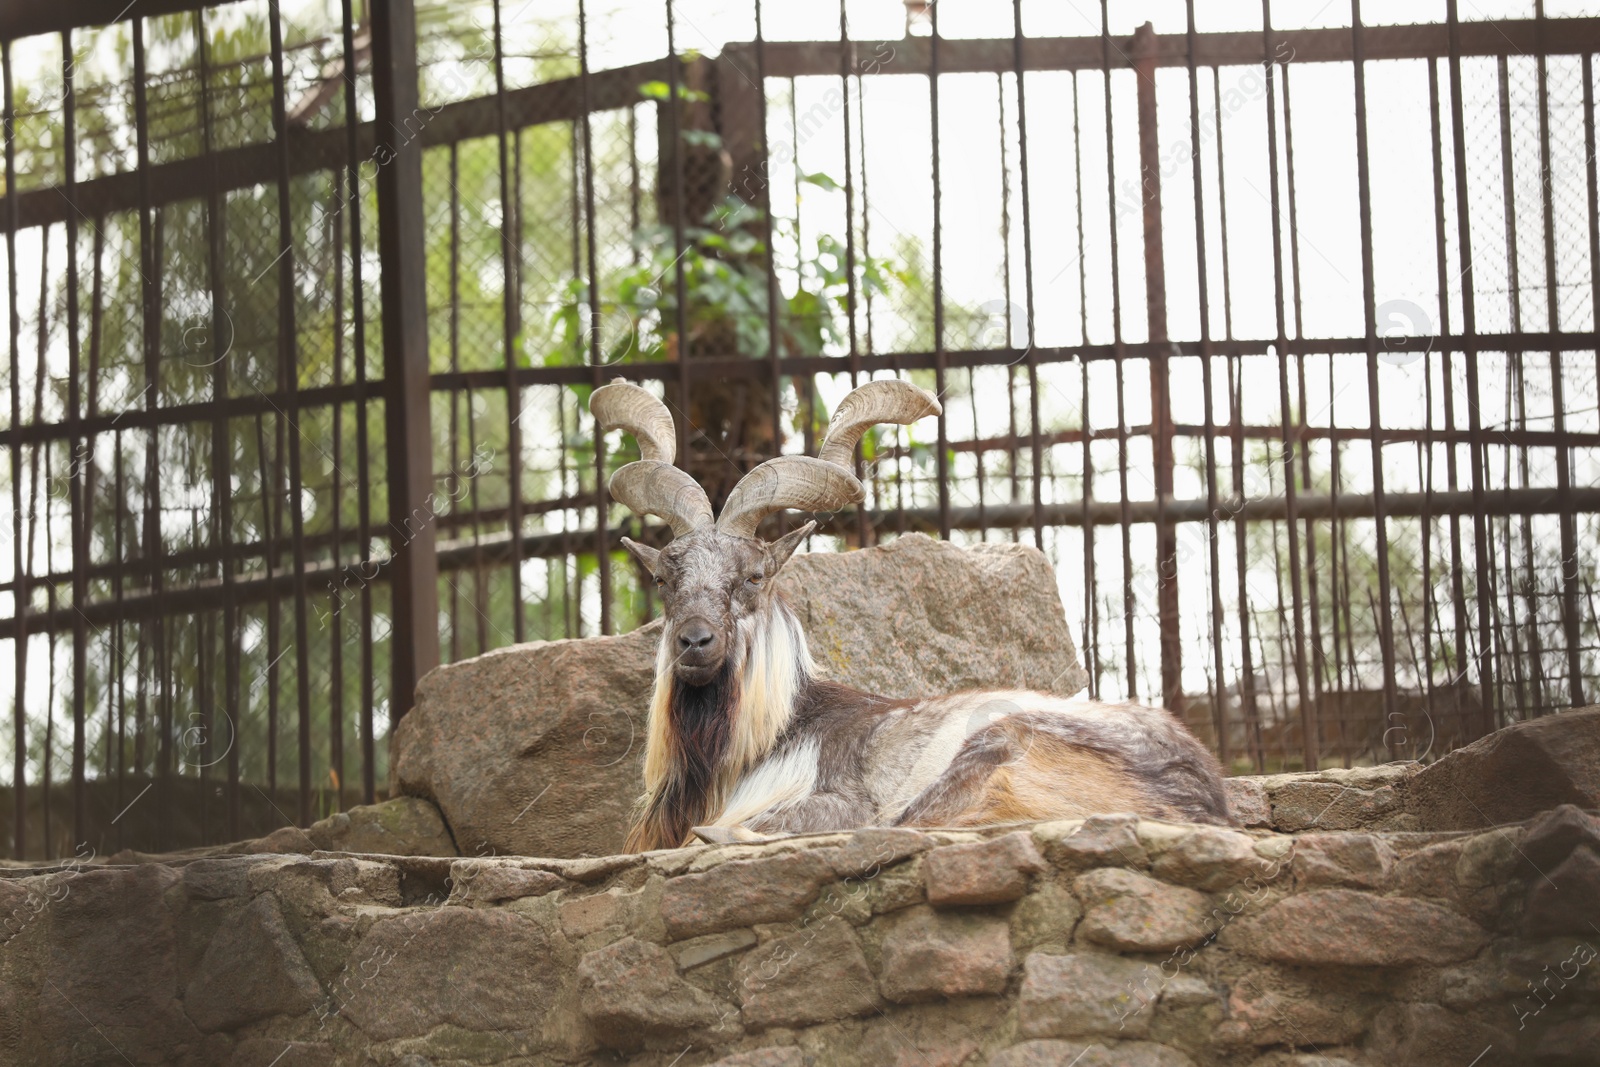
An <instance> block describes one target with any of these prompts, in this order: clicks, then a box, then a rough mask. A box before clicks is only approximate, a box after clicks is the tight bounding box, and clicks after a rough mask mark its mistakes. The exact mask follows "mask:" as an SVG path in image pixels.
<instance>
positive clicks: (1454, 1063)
mask: <svg viewBox="0 0 1600 1067" xmlns="http://www.w3.org/2000/svg"><path fill="white" fill-rule="evenodd" d="M1516 1047H1517V1043H1516V1039H1515V1038H1514V1037H1512V1036H1511V1035H1510V1034H1509V1033H1507V1032H1506V1031H1504V1030H1501V1029H1498V1028H1497V1027H1493V1026H1489V1025H1486V1024H1485V1023H1484V1022H1482V1021H1481V1020H1480V1019H1478V1018H1476V1017H1474V1016H1471V1015H1458V1014H1456V1013H1455V1012H1453V1011H1451V1010H1449V1009H1448V1008H1441V1007H1439V1005H1437V1004H1393V1005H1390V1006H1389V1007H1387V1008H1385V1009H1384V1010H1383V1011H1381V1012H1379V1013H1378V1017H1377V1018H1376V1019H1375V1020H1374V1021H1373V1025H1372V1036H1371V1038H1370V1039H1369V1041H1368V1049H1369V1050H1370V1051H1371V1053H1372V1055H1373V1057H1374V1058H1375V1059H1377V1060H1378V1062H1380V1063H1386V1064H1387V1063H1396V1064H1399V1063H1403V1064H1405V1065H1406V1067H1460V1065H1461V1064H1472V1065H1473V1067H1506V1065H1509V1064H1514V1063H1518V1062H1519V1057H1518V1056H1517V1055H1516V1052H1515V1049H1516Z"/></svg>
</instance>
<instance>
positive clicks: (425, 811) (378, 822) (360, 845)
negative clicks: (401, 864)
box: [308, 797, 457, 856]
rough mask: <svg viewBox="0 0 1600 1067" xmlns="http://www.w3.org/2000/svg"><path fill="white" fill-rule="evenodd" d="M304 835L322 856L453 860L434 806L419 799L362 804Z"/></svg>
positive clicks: (450, 843) (317, 824) (448, 839)
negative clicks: (350, 854) (357, 854)
mask: <svg viewBox="0 0 1600 1067" xmlns="http://www.w3.org/2000/svg"><path fill="white" fill-rule="evenodd" d="M308 833H309V834H310V836H311V839H312V841H314V842H316V846H317V847H318V848H319V849H321V850H323V851H324V852H368V853H373V854H377V855H384V856H454V855H457V852H456V845H455V841H454V840H453V839H452V838H451V836H450V830H449V828H448V827H446V826H445V824H444V817H443V816H441V815H440V814H439V809H438V807H437V806H435V805H434V804H432V803H431V802H429V801H427V800H423V799H422V798H420V797H395V798H393V799H392V800H385V801H383V802H382V803H381V804H363V805H361V806H359V807H354V808H351V809H350V810H349V811H341V812H339V813H337V814H335V815H330V816H328V818H326V819H322V820H319V821H318V822H314V823H312V824H311V827H310V829H309V830H308Z"/></svg>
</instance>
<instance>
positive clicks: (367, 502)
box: [230, 0, 421, 836]
mask: <svg viewBox="0 0 1600 1067" xmlns="http://www.w3.org/2000/svg"><path fill="white" fill-rule="evenodd" d="M339 8H340V24H341V25H340V29H341V32H342V34H343V37H344V40H343V44H344V54H345V55H346V56H347V57H349V56H354V55H355V18H354V13H353V12H352V10H351V8H352V0H340V5H339ZM373 55H374V57H376V52H374V53H373ZM344 114H345V123H344V126H345V182H346V185H347V187H348V188H349V190H350V312H351V318H352V323H351V324H352V327H353V332H352V335H351V344H352V349H353V360H354V363H355V379H356V537H357V539H358V540H359V542H360V546H361V551H360V554H359V557H358V560H359V562H360V563H362V564H365V563H366V562H367V561H368V560H369V558H370V557H371V555H372V500H371V491H370V489H371V487H370V484H369V482H368V474H367V405H368V395H369V394H368V390H367V318H366V304H365V294H364V292H363V289H362V270H361V265H362V261H363V260H364V259H365V247H364V243H363V241H362V236H361V199H362V195H363V194H362V186H361V157H360V148H359V145H360V141H359V138H358V128H359V124H358V123H357V122H356V118H357V116H359V115H360V114H361V110H360V108H359V106H358V102H357V100H356V79H355V78H352V77H346V78H345V79H344ZM420 187H421V182H420V181H419V182H418V188H420ZM359 627H360V634H361V662H360V674H361V800H362V803H364V804H371V803H372V802H373V801H374V800H375V799H376V798H377V748H376V743H375V742H374V739H373V724H372V706H373V692H372V690H373V662H372V581H371V580H370V578H368V577H367V574H366V568H365V567H363V573H362V581H361V621H360V624H359ZM237 747H238V746H235V749H237ZM231 758H233V757H232V756H231V755H230V759H231ZM230 773H232V769H231V768H230ZM235 777H237V776H236V775H235ZM236 789H237V787H236ZM235 836H237V835H235Z"/></svg>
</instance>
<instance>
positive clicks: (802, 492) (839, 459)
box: [717, 378, 942, 537]
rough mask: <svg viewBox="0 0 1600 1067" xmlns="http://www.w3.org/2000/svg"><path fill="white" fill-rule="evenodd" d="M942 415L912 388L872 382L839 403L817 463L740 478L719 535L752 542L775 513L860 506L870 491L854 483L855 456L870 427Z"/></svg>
mask: <svg viewBox="0 0 1600 1067" xmlns="http://www.w3.org/2000/svg"><path fill="white" fill-rule="evenodd" d="M941 410H942V409H941V408H940V407H939V401H938V400H937V399H936V398H935V397H934V395H933V394H932V393H930V392H928V391H927V390H926V389H919V388H917V387H916V386H914V385H912V384H911V383H910V382H907V381H901V380H899V379H897V378H895V379H885V380H883V381H878V382H868V383H867V384H866V385H863V386H862V387H861V388H859V389H856V390H855V391H853V392H852V393H851V394H850V395H849V396H847V397H845V398H844V399H843V400H841V401H840V402H839V407H838V410H836V411H835V412H834V413H833V419H832V421H831V422H830V423H829V425H828V434H827V437H826V438H824V440H823V442H822V450H821V451H820V452H819V453H818V455H817V458H816V459H811V458H810V457H808V456H779V457H777V458H776V459H769V460H767V461H766V462H765V463H763V464H761V465H760V466H759V467H757V468H756V469H755V470H753V471H751V472H750V473H749V474H746V475H745V476H744V477H743V478H741V479H740V480H739V484H738V485H736V486H734V487H733V492H731V493H729V494H728V502H727V503H726V504H725V505H723V508H722V516H721V517H720V518H719V519H717V529H718V530H721V531H723V532H724V533H730V534H734V535H736V536H739V537H754V536H755V532H756V527H757V526H759V525H761V520H762V519H764V518H766V517H767V516H768V515H771V514H772V513H773V512H777V511H783V510H785V509H786V508H794V509H795V510H796V511H837V510H838V509H839V508H842V507H844V506H845V505H846V504H859V503H860V502H861V501H862V500H864V499H866V495H867V491H866V489H865V488H864V487H863V486H862V485H861V483H860V482H859V481H857V480H856V476H855V472H854V469H853V468H854V460H853V455H854V453H855V449H856V443H857V442H859V441H860V440H861V435H862V434H864V433H866V431H867V427H869V426H872V425H874V424H876V423H880V422H898V423H902V424H906V423H913V422H916V421H917V420H918V419H920V418H922V417H923V416H925V415H937V414H938V413H939V412H940V411H941Z"/></svg>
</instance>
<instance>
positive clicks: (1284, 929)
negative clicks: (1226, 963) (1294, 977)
mask: <svg viewBox="0 0 1600 1067" xmlns="http://www.w3.org/2000/svg"><path fill="white" fill-rule="evenodd" d="M1486 940H1488V935H1487V934H1486V933H1485V932H1484V931H1483V929H1482V928H1481V927H1479V926H1478V925H1477V924H1476V923H1473V922H1472V921H1471V920H1470V919H1466V918H1464V917H1462V916H1461V915H1459V914H1457V913H1456V912H1454V911H1451V910H1449V909H1447V908H1442V907H1439V906H1438V905H1436V904H1430V903H1428V902H1426V901H1422V900H1408V899H1406V898H1405V897H1378V896H1372V895H1370V894H1367V893H1356V892H1352V891H1350V890H1348V889H1318V890H1312V891H1311V892H1308V893H1298V894H1296V895H1294V896H1291V897H1286V898H1285V899H1283V900H1281V901H1279V902H1278V903H1276V904H1274V905H1273V906H1272V907H1270V908H1268V909H1267V910H1266V911H1265V912H1263V913H1262V914H1261V915H1259V916H1256V917H1253V918H1247V919H1240V920H1238V921H1236V922H1235V923H1233V925H1231V926H1229V927H1227V928H1226V929H1224V930H1223V933H1222V943H1223V944H1224V945H1226V946H1229V947H1233V948H1239V949H1242V950H1244V951H1246V952H1248V953H1250V954H1251V955H1254V956H1257V957H1259V958H1261V959H1269V960H1276V961H1277V962H1279V963H1292V964H1319V963H1334V964H1343V965H1347V966H1352V965H1354V966H1377V967H1402V966H1409V965H1412V964H1419V963H1432V964H1438V963H1455V962H1457V961H1459V960H1464V959H1467V958H1468V957H1470V956H1472V955H1473V954H1475V953H1476V952H1477V951H1478V949H1480V948H1482V947H1483V943H1484V942H1485V941H1486Z"/></svg>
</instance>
